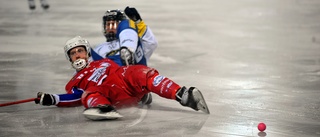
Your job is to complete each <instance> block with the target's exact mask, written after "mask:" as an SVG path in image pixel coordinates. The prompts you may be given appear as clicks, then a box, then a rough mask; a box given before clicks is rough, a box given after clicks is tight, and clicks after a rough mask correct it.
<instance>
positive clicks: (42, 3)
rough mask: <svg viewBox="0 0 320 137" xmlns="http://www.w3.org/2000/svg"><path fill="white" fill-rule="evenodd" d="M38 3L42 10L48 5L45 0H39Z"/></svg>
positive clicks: (47, 7)
mask: <svg viewBox="0 0 320 137" xmlns="http://www.w3.org/2000/svg"><path fill="white" fill-rule="evenodd" d="M40 3H41V7H42V8H43V9H44V10H47V9H49V7H50V5H49V4H48V2H47V0H40Z"/></svg>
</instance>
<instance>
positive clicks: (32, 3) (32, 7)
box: [28, 0, 36, 10]
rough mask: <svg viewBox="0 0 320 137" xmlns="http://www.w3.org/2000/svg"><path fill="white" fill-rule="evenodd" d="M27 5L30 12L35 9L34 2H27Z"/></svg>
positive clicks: (30, 0) (29, 0) (31, 0)
mask: <svg viewBox="0 0 320 137" xmlns="http://www.w3.org/2000/svg"><path fill="white" fill-rule="evenodd" d="M28 4H29V8H30V10H34V9H36V4H35V2H34V0H28Z"/></svg>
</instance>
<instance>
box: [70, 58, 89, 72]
mask: <svg viewBox="0 0 320 137" xmlns="http://www.w3.org/2000/svg"><path fill="white" fill-rule="evenodd" d="M71 65H72V67H73V68H74V69H76V70H77V71H80V70H82V69H84V68H85V67H86V66H87V61H86V60H85V59H77V60H76V61H74V62H73V63H72V64H71Z"/></svg>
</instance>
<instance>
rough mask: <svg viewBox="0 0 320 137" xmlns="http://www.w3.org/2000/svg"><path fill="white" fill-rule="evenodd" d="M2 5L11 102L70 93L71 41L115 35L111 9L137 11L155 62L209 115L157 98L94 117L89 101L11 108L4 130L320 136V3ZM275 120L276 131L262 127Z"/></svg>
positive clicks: (84, 136)
mask: <svg viewBox="0 0 320 137" xmlns="http://www.w3.org/2000/svg"><path fill="white" fill-rule="evenodd" d="M48 2H49V4H50V9H49V10H47V11H44V10H43V9H41V7H40V5H39V1H38V0H36V4H37V7H36V10H34V11H30V10H29V7H28V5H27V0H11V1H8V0H0V57H1V58H0V103H5V102H11V101H15V100H22V99H28V98H33V97H35V96H36V93H37V92H39V91H41V92H47V93H57V94H58V93H65V91H64V86H65V84H66V82H68V81H69V79H70V78H71V76H72V74H73V72H74V70H73V69H72V68H71V66H70V65H69V62H68V61H67V60H66V59H65V55H64V52H63V47H64V44H65V41H66V40H68V39H70V38H73V37H74V36H77V35H80V36H82V37H84V38H86V39H88V40H89V41H90V43H91V45H92V46H95V45H97V44H99V43H101V42H103V41H105V38H104V36H103V35H102V21H101V20H102V19H101V18H102V16H103V14H104V12H105V11H106V10H108V9H124V8H125V7H126V6H127V5H129V6H133V7H136V8H137V9H138V11H139V13H140V15H141V16H142V18H143V19H144V21H145V22H146V23H147V24H148V25H149V26H150V27H151V29H152V31H153V32H154V34H155V35H156V38H157V40H158V42H159V47H158V48H157V49H156V51H155V52H154V54H153V55H152V57H151V60H150V61H149V66H150V67H154V68H157V69H158V70H159V72H160V73H161V74H162V75H165V76H167V77H169V78H171V79H173V80H174V81H176V82H177V83H179V84H180V85H185V86H188V87H189V86H196V87H197V88H198V89H200V90H201V91H202V93H203V95H204V96H205V99H206V101H207V104H208V106H209V108H210V112H211V114H210V115H207V114H204V113H202V112H197V111H193V110H192V109H190V108H186V107H182V106H181V105H180V104H179V103H177V102H176V101H173V100H167V99H163V98H160V97H159V96H158V95H156V94H153V102H152V104H151V105H150V106H144V107H142V108H139V107H134V108H128V109H120V110H119V112H120V113H121V114H122V115H123V116H124V118H122V119H118V120H114V121H90V120H87V119H86V118H85V117H84V116H83V115H82V111H83V110H84V108H83V107H82V106H80V107H70V108H58V107H55V106H49V107H48V106H40V105H36V104H34V103H33V102H29V103H24V104H19V105H12V106H6V107H0V137H76V136H79V137H106V136H108V137H109V136H114V137H128V136H130V137H135V136H137V137H141V136H143V137H164V136H165V137H179V136H183V137H185V136H195V137H257V136H270V137H319V136H320V1H319V0H229V1H225V0H198V1H192V0H153V1H150V0H130V1H128V0H92V1H88V0H48ZM260 122H264V123H265V124H266V125H267V129H266V131H264V132H259V131H258V129H257V125H258V123H260Z"/></svg>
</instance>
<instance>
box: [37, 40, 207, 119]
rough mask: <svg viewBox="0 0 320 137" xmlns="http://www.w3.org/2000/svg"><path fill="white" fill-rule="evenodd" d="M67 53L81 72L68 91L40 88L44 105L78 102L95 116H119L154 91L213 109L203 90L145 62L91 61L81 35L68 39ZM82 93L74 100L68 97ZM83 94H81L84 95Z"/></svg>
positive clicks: (88, 114)
mask: <svg viewBox="0 0 320 137" xmlns="http://www.w3.org/2000/svg"><path fill="white" fill-rule="evenodd" d="M64 49H65V55H66V57H67V59H68V60H69V61H70V62H71V65H72V67H73V68H74V69H76V71H77V73H76V74H75V75H74V76H73V77H72V78H71V80H70V81H69V82H68V83H67V85H66V87H65V89H66V92H67V94H48V93H41V92H39V93H38V94H37V96H38V97H39V100H37V101H36V103H37V104H40V105H45V106H49V105H57V106H77V105H80V104H81V103H82V105H83V106H84V107H85V108H86V109H85V110H84V112H83V115H84V116H85V117H86V118H88V119H91V120H105V119H117V118H121V117H122V116H121V115H120V114H119V113H118V112H117V111H116V108H121V107H125V106H130V105H136V104H137V103H138V101H139V100H140V99H141V98H142V97H143V95H144V94H146V93H149V92H153V93H155V94H158V95H159V96H161V97H163V98H167V99H172V100H176V101H178V102H179V103H180V104H181V105H182V106H186V107H190V108H192V109H194V110H196V111H198V110H201V111H203V112H205V113H208V114H209V113H210V112H209V109H208V107H207V105H206V103H205V100H204V98H203V96H202V94H201V92H200V91H199V90H198V89H197V88H195V87H190V88H186V87H184V86H180V85H178V84H177V83H175V82H174V81H172V80H170V79H169V78H167V77H164V76H162V75H159V73H158V71H157V70H156V69H154V68H150V67H147V66H144V65H129V66H119V65H117V64H116V63H115V62H114V61H112V60H110V59H101V60H97V61H92V62H89V61H88V58H89V57H90V56H91V53H90V50H89V49H90V44H89V42H88V41H87V40H86V39H83V38H81V37H80V36H77V37H75V38H72V39H70V40H68V41H67V42H66V45H65V47H64ZM70 97H71V98H72V97H79V99H78V100H73V102H64V101H63V100H66V99H67V98H70ZM80 97H81V98H80Z"/></svg>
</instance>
